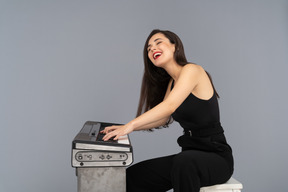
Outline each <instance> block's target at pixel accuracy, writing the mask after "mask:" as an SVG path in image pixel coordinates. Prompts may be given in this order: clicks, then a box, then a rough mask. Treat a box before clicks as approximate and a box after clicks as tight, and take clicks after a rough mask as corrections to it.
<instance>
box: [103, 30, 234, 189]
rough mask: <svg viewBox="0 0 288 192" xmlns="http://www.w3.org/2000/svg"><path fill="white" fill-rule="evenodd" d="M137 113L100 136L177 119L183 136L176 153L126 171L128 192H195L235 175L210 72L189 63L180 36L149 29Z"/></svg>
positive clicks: (163, 123) (118, 135)
mask: <svg viewBox="0 0 288 192" xmlns="http://www.w3.org/2000/svg"><path fill="white" fill-rule="evenodd" d="M144 63H145V72H144V76H143V82H142V89H141V96H140V102H139V107H138V114H137V116H138V117H136V118H135V119H133V120H132V121H130V122H129V123H127V124H125V125H122V126H111V127H107V128H105V130H104V133H105V134H106V135H105V137H104V140H108V139H109V138H111V137H115V138H114V139H115V140H117V139H118V138H119V137H120V136H122V135H126V134H128V133H131V132H132V131H136V130H148V129H149V130H150V129H152V128H155V127H161V126H167V125H168V124H169V122H170V120H171V116H172V117H173V119H174V120H176V121H178V122H179V124H180V125H181V127H182V128H183V129H184V134H183V135H182V136H180V137H179V138H178V140H177V142H178V144H179V145H180V146H181V147H182V151H181V152H180V153H178V154H175V155H171V156H167V157H160V158H156V159H151V160H147V161H144V162H140V163H138V164H135V165H133V166H131V167H129V168H128V169H127V191H128V192H153V191H155V192H156V191H157V192H161V191H163V192H164V191H167V190H169V189H172V188H173V189H174V191H175V192H199V190H200V187H202V186H209V185H214V184H220V183H224V182H226V181H227V180H228V179H229V178H230V177H231V176H232V173H233V157H232V150H231V148H230V146H229V145H228V144H227V142H226V139H225V136H224V131H223V129H222V127H221V124H220V118H219V109H218V101H217V97H218V94H217V92H216V90H215V89H214V86H213V83H212V81H211V78H210V76H209V75H208V73H207V72H205V70H204V69H203V68H202V67H201V66H199V65H196V64H193V63H188V62H187V60H186V57H185V54H184V48H183V45H182V42H181V40H180V39H179V37H178V36H177V35H176V34H174V33H173V32H170V31H161V30H153V31H152V32H151V34H150V35H149V36H148V38H147V40H146V43H145V47H144Z"/></svg>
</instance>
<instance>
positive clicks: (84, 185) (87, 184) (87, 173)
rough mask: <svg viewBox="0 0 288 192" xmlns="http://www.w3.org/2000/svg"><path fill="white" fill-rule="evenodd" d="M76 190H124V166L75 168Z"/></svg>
mask: <svg viewBox="0 0 288 192" xmlns="http://www.w3.org/2000/svg"><path fill="white" fill-rule="evenodd" d="M76 174H77V180H78V181H77V182H78V192H92V191H93V192H116V191H117V192H126V168H125V167H97V168H77V169H76Z"/></svg>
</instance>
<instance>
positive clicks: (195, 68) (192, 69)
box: [182, 63, 205, 75]
mask: <svg viewBox="0 0 288 192" xmlns="http://www.w3.org/2000/svg"><path fill="white" fill-rule="evenodd" d="M182 70H183V71H182V72H183V73H190V74H193V75H201V74H202V73H203V72H205V70H204V69H203V67H201V66H200V65H197V64H194V63H188V64H186V65H185V66H183V69H182Z"/></svg>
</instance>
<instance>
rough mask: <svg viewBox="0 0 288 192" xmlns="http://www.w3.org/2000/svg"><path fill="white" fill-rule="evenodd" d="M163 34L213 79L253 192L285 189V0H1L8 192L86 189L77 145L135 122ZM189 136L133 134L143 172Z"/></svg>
mask: <svg viewBox="0 0 288 192" xmlns="http://www.w3.org/2000/svg"><path fill="white" fill-rule="evenodd" d="M154 28H160V29H168V30H171V31H173V32H175V33H176V34H178V35H179V36H180V38H181V39H182V41H183V44H184V47H185V50H186V55H187V58H188V60H189V61H191V62H194V63H197V64H199V65H201V66H203V67H204V68H205V69H206V70H207V71H208V72H210V74H211V75H212V78H213V80H214V83H215V87H216V89H217V91H218V92H219V94H220V96H221V98H220V100H219V103H220V110H221V122H222V125H223V127H224V129H225V133H226V137H227V140H228V142H229V143H230V144H231V146H232V147H233V150H234V151H233V153H234V157H235V172H234V176H233V177H235V178H236V179H238V180H239V181H240V182H242V183H243V185H244V189H243V192H252V191H253V192H258V191H259V192H260V191H261V192H271V191H277V192H285V191H287V184H286V183H287V171H288V168H287V162H288V157H287V156H288V155H287V145H288V142H287V133H288V123H287V117H288V116H287V110H288V104H287V98H288V89H287V88H288V86H287V82H288V77H287V72H288V1H287V0H189V1H188V0H187V1H184V0H178V1H172V0H153V1H152V0H145V1H140V0H135V1H134V0H115V1H111V0H109V1H107V0H105V1H100V0H99V1H97V0H83V1H80V0H52V1H44V0H23V1H22V0H19V1H17V0H1V1H0V129H1V132H0V166H1V169H0V191H1V192H39V191H41V192H51V191H57V192H76V191H77V177H76V175H75V169H74V168H72V167H71V142H72V140H73V138H74V137H75V136H76V134H77V133H78V132H79V131H80V129H81V128H82V126H83V124H84V123H85V121H87V120H94V121H106V122H116V123H127V122H129V121H130V120H131V119H133V118H134V117H135V114H136V109H137V104H138V100H139V92H140V86H141V80H142V74H143V58H142V51H143V47H144V42H145V40H146V37H147V36H148V34H149V33H150V32H151V31H152V29H154ZM181 133H182V130H181V128H180V126H179V124H178V123H176V122H174V123H173V124H172V125H171V126H170V128H167V129H161V130H156V131H154V132H153V133H147V132H142V131H140V132H134V133H131V134H130V138H131V142H132V145H133V149H134V163H137V162H139V161H142V160H145V159H149V158H153V157H159V156H164V155H170V154H174V153H177V152H179V151H180V148H179V147H178V145H177V143H176V139H177V138H178V137H179V136H180V135H181Z"/></svg>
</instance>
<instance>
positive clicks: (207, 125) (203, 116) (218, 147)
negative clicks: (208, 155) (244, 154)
mask: <svg viewBox="0 0 288 192" xmlns="http://www.w3.org/2000/svg"><path fill="white" fill-rule="evenodd" d="M173 86H174V81H173V82H172V85H171V90H172V89H173ZM213 92H214V93H213V96H212V97H211V98H210V99H208V100H203V99H200V98H198V97H196V96H195V95H193V94H192V93H190V95H189V96H188V97H187V98H186V99H185V100H184V102H183V103H182V104H181V105H180V106H179V107H178V108H177V109H176V110H175V112H174V113H173V114H172V117H173V119H174V120H175V121H177V122H178V123H179V124H180V125H181V127H182V128H183V129H184V134H183V135H182V136H180V137H179V138H178V140H177V142H178V144H179V145H180V146H181V147H182V150H190V149H195V150H202V151H208V152H216V153H218V154H219V155H221V156H223V157H225V158H226V160H227V162H229V164H230V166H231V169H233V157H232V149H231V147H230V146H229V145H228V144H227V142H226V138H225V136H224V130H223V128H222V126H221V124H220V117H219V106H218V100H217V96H216V93H215V90H214V91H213Z"/></svg>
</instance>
